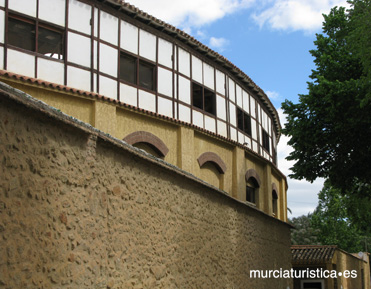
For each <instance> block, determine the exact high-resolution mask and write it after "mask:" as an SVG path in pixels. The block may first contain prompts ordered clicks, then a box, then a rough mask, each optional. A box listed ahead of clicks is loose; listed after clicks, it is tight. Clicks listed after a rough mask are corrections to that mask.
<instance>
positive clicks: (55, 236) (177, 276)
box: [0, 91, 292, 289]
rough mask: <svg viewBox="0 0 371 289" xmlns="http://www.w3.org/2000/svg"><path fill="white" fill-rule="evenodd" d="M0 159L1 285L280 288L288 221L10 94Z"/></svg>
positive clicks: (2, 98) (1, 101)
mask: <svg viewBox="0 0 371 289" xmlns="http://www.w3.org/2000/svg"><path fill="white" fill-rule="evenodd" d="M13 98H14V99H13ZM0 164H1V166H0V176H1V177H0V288H254V289H259V288H262V289H269V288H272V289H277V288H284V289H286V288H287V286H288V285H290V284H291V280H286V279H273V278H271V279H252V278H250V277H249V270H250V269H277V268H283V269H288V268H290V261H291V253H290V232H289V230H290V228H289V226H288V225H287V224H285V223H283V222H281V221H278V220H276V219H274V218H272V217H269V216H267V215H265V214H264V213H261V212H258V211H257V210H255V209H253V208H250V207H248V206H247V205H244V204H241V203H239V202H237V201H236V200H234V199H231V198H230V197H229V196H226V195H224V194H223V193H222V192H220V191H218V190H216V189H213V188H212V187H210V186H208V185H206V184H203V183H202V182H201V181H198V180H196V179H195V178H194V177H192V176H188V175H187V174H186V173H184V172H181V171H180V170H179V169H177V168H174V167H171V166H170V165H167V164H165V163H163V162H159V161H157V160H155V159H153V158H151V157H149V156H146V155H145V154H144V153H142V152H138V151H137V150H135V149H132V148H131V147H130V146H128V145H125V144H122V143H120V142H119V141H117V140H114V139H112V138H110V137H109V136H106V135H104V134H102V133H99V132H97V131H96V130H94V129H92V128H89V127H87V126H85V125H81V124H79V123H76V121H73V120H70V119H69V118H68V117H65V116H62V115H61V114H60V113H58V112H53V111H52V110H51V111H50V110H48V109H47V108H45V107H44V108H43V106H42V105H40V106H39V107H38V106H35V107H34V104H33V100H27V98H26V99H25V98H24V97H21V96H19V95H17V96H14V93H13V92H11V93H10V94H9V93H7V92H4V91H0ZM291 288H292V287H291Z"/></svg>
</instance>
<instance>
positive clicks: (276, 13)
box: [128, 0, 349, 34]
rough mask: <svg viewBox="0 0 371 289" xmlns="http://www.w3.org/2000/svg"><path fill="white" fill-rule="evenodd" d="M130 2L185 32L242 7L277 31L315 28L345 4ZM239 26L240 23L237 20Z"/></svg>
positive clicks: (317, 0)
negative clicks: (332, 10)
mask: <svg viewBox="0 0 371 289" xmlns="http://www.w3.org/2000/svg"><path fill="white" fill-rule="evenodd" d="M128 2H129V3H130V4H133V5H134V6H137V7H138V8H139V9H141V10H143V11H145V12H147V13H149V14H150V15H153V16H155V17H157V18H159V19H161V20H163V21H165V22H168V23H170V24H172V25H174V26H176V27H178V28H180V29H183V30H184V31H186V32H187V33H189V34H192V30H193V29H198V28H200V27H202V26H205V25H207V24H210V23H212V22H214V21H216V20H219V19H221V18H223V17H225V16H227V15H231V14H233V13H236V12H240V11H241V10H245V12H246V15H247V17H250V16H251V17H252V18H253V19H254V20H255V22H256V23H257V24H258V25H260V26H261V27H262V26H268V27H271V28H273V29H277V30H289V31H296V30H303V31H305V32H313V31H317V30H319V29H320V28H321V27H322V22H323V16H322V14H323V13H325V14H328V13H329V12H330V9H331V7H334V6H345V7H349V4H347V2H346V0H259V1H258V0H187V1H174V0H156V1H153V0H129V1H128ZM241 25H243V23H241Z"/></svg>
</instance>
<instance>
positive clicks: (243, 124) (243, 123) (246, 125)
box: [237, 107, 251, 136]
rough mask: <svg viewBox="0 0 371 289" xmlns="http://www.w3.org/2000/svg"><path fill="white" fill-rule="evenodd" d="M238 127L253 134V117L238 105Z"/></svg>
mask: <svg viewBox="0 0 371 289" xmlns="http://www.w3.org/2000/svg"><path fill="white" fill-rule="evenodd" d="M237 127H238V128H239V129H240V130H242V131H243V132H244V133H246V134H248V135H250V136H251V117H250V116H249V115H248V114H247V113H245V112H244V111H243V110H242V109H240V108H238V107H237Z"/></svg>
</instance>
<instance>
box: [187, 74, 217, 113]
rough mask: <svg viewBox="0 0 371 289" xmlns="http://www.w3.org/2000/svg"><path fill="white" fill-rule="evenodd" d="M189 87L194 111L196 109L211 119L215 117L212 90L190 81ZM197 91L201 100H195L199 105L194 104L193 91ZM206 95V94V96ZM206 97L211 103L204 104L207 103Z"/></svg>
mask: <svg viewBox="0 0 371 289" xmlns="http://www.w3.org/2000/svg"><path fill="white" fill-rule="evenodd" d="M191 86H192V89H191V102H192V107H193V108H195V109H198V110H201V111H202V112H203V113H205V114H207V115H209V116H212V117H213V118H215V117H216V93H215V91H214V90H211V89H210V88H207V87H205V86H204V85H202V84H199V83H197V82H195V81H192V82H191ZM196 88H197V89H199V90H200V92H199V93H200V95H199V97H200V98H201V99H200V100H197V101H201V103H200V104H196V103H195V97H196V95H195V89H196ZM206 93H207V94H206ZM207 97H211V98H212V99H211V101H212V103H211V104H209V103H206V101H207V99H206V98H207ZM208 105H211V108H209V107H208Z"/></svg>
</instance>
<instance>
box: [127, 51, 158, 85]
mask: <svg viewBox="0 0 371 289" xmlns="http://www.w3.org/2000/svg"><path fill="white" fill-rule="evenodd" d="M120 79H121V80H124V81H126V82H129V83H132V84H134V85H137V86H140V87H142V88H145V89H148V90H152V91H155V90H156V65H154V64H152V63H149V62H147V61H144V60H141V59H138V58H137V57H135V56H132V55H129V54H126V53H124V52H121V54H120Z"/></svg>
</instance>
